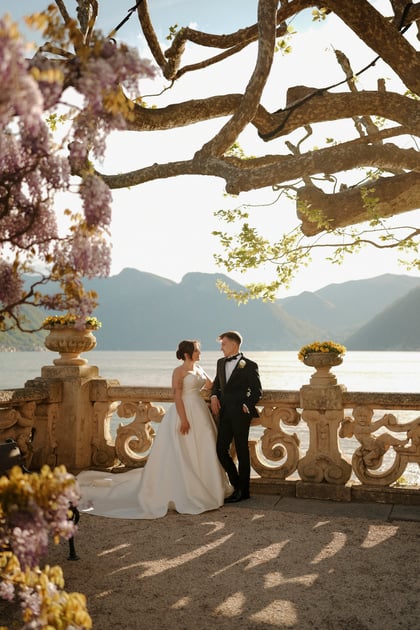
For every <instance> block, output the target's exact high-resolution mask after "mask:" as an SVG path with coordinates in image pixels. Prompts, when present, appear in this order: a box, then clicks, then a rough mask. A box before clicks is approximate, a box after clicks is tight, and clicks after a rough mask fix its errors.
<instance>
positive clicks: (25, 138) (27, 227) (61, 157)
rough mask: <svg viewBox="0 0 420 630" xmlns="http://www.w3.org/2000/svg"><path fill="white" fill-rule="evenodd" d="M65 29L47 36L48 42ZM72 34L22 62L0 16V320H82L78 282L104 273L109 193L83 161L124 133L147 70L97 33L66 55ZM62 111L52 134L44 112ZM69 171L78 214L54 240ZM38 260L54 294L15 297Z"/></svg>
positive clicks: (14, 34) (86, 303)
mask: <svg viewBox="0 0 420 630" xmlns="http://www.w3.org/2000/svg"><path fill="white" fill-rule="evenodd" d="M46 15H47V16H48V15H49V14H48V12H47V14H46ZM50 19H51V20H52V21H54V19H55V18H54V17H51V15H50ZM66 28H67V27H64V30H61V29H55V28H54V27H53V28H51V29H50V30H48V29H47V31H46V32H48V33H49V36H51V37H54V36H56V35H59V34H60V33H61V34H62V33H66ZM73 36H74V33H72V31H71V29H70V27H69V30H68V32H67V33H66V34H65V35H64V36H63V41H59V40H57V42H53V41H51V44H52V46H51V48H53V47H54V48H55V50H57V51H59V50H60V49H62V50H65V49H67V52H66V53H64V54H63V55H62V56H61V55H60V53H46V52H45V51H44V52H38V53H37V54H36V55H35V56H34V57H33V58H32V60H30V61H28V60H27V58H26V54H27V51H26V49H25V46H24V43H23V41H22V39H21V38H20V36H19V34H18V31H17V28H16V26H15V25H13V24H12V23H11V22H10V21H9V20H8V19H7V18H3V19H0V82H1V86H2V94H1V98H0V234H1V237H2V238H1V241H0V315H1V314H2V313H3V314H4V315H6V316H8V313H10V312H12V311H13V309H16V308H17V307H18V306H19V303H20V304H23V303H31V304H35V305H42V306H47V307H48V308H52V309H60V310H71V311H72V312H74V313H76V314H77V315H78V316H80V317H84V316H85V315H88V314H90V313H91V312H92V310H93V309H94V308H95V306H96V303H95V300H94V298H93V296H92V295H87V294H86V293H85V291H84V290H83V287H82V284H81V279H82V278H83V277H89V278H91V277H95V276H100V275H108V274H109V270H110V258H111V247H110V242H109V239H108V232H107V229H108V228H109V226H110V224H111V205H112V195H111V192H110V190H109V188H108V186H107V185H106V184H105V183H104V181H103V180H102V179H101V178H100V177H99V176H97V175H96V174H95V171H94V169H93V166H92V162H91V159H92V158H94V159H96V160H101V159H102V158H103V157H104V154H105V149H106V140H107V138H108V135H109V134H110V133H111V132H112V131H113V130H116V129H117V130H118V129H124V128H126V121H127V119H129V116H130V111H131V110H130V106H129V105H130V104H129V101H128V100H127V97H130V98H136V97H137V96H138V94H139V79H140V78H144V77H153V76H154V75H155V72H156V71H155V69H154V68H153V66H152V65H151V63H150V62H149V61H147V60H142V59H140V58H139V56H138V53H137V51H136V50H135V49H132V48H129V47H127V46H125V45H117V44H116V43H114V42H113V41H110V40H109V39H108V38H104V37H102V35H101V34H100V33H98V32H93V33H91V34H90V35H89V41H86V42H85V43H84V44H83V45H81V44H80V41H78V46H77V51H78V52H77V54H75V55H74V54H73V53H71V52H70V49H71V48H73V44H72V37H73ZM54 44H55V46H54ZM64 92H65V93H66V101H69V102H73V103H76V104H75V105H74V106H73V107H72V108H70V109H69V106H68V105H66V104H64V103H62V102H61V97H62V95H63V93H64ZM126 95H127V96H126ZM58 108H59V109H58ZM66 111H67V112H68V114H69V116H68V117H67V122H66V124H65V126H64V128H63V129H60V133H59V134H57V133H54V132H53V131H52V129H54V124H53V125H52V127H51V128H50V127H49V126H48V125H47V124H46V122H45V120H47V113H50V114H53V115H54V116H57V112H59V113H60V115H61V112H66ZM54 120H55V121H56V120H57V118H55V119H54ZM71 174H72V175H75V176H77V177H79V178H80V179H79V182H80V184H79V186H78V189H77V190H78V194H79V199H80V202H81V204H82V209H83V215H84V216H83V217H79V218H78V220H76V221H73V224H72V226H71V228H70V229H69V230H68V232H67V233H66V235H65V236H64V237H63V236H62V235H60V234H59V230H58V226H57V217H56V212H55V210H54V201H55V196H56V193H57V192H60V191H69V192H70V191H71V190H72V189H71V188H70V182H71V180H70V177H71ZM72 183H73V180H72ZM73 216H76V214H75V213H74V214H73ZM51 261H54V263H52V262H51ZM40 263H41V264H43V266H44V268H46V269H47V270H48V271H47V272H46V273H45V274H44V278H43V283H45V282H46V281H47V280H48V278H52V279H53V280H54V281H56V282H57V281H58V282H59V284H60V286H61V291H62V292H61V295H59V294H57V293H55V294H51V295H50V294H49V293H48V292H45V291H44V292H43V293H42V295H41V294H40V293H35V292H29V293H28V294H24V292H23V291H22V282H21V275H22V274H23V273H27V272H29V271H33V270H34V269H35V266H39V264H40ZM70 276H71V277H70ZM29 298H31V299H29ZM11 305H14V306H11ZM88 308H89V310H87V309H88ZM10 309H12V311H11V310H10Z"/></svg>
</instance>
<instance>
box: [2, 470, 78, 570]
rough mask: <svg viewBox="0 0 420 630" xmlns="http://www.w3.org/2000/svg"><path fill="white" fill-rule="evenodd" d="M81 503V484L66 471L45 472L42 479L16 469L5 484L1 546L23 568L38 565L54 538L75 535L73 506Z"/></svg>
mask: <svg viewBox="0 0 420 630" xmlns="http://www.w3.org/2000/svg"><path fill="white" fill-rule="evenodd" d="M78 501H79V492H78V486H77V482H76V480H75V479H74V477H73V476H72V475H69V474H68V473H67V472H65V470H64V469H61V468H57V469H55V470H54V472H53V473H50V472H49V471H46V470H43V471H42V474H41V476H38V475H37V474H36V473H33V474H31V473H21V472H17V471H16V472H15V470H13V471H12V474H11V479H10V481H9V482H8V483H7V482H3V488H2V516H1V518H0V546H2V547H8V548H10V550H11V551H12V552H13V553H14V555H15V556H16V558H17V559H18V561H19V564H20V566H21V567H22V568H23V569H24V568H26V567H29V568H33V567H35V566H38V565H39V562H40V560H41V558H42V557H43V556H44V555H45V553H46V551H47V548H48V537H49V536H50V535H51V536H53V537H55V538H57V537H62V538H65V539H69V538H71V536H73V535H74V533H75V531H76V529H77V526H76V525H75V523H74V521H72V520H70V519H69V506H70V505H71V504H72V505H74V506H76V505H77V503H78Z"/></svg>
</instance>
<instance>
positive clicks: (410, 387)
mask: <svg viewBox="0 0 420 630" xmlns="http://www.w3.org/2000/svg"><path fill="white" fill-rule="evenodd" d="M245 354H246V352H245ZM57 356H58V355H57V354H56V353H54V352H50V351H46V352H0V389H8V388H17V387H23V386H24V383H25V382H26V381H27V380H29V379H32V378H35V377H36V376H40V375H41V367H42V366H44V365H52V364H53V360H54V359H55V358H57ZM84 356H85V358H87V359H88V361H89V364H90V365H96V366H98V368H99V373H100V375H101V376H103V377H104V378H113V379H118V380H119V381H120V384H121V385H138V386H141V385H144V386H159V387H170V385H171V374H172V370H173V369H174V368H175V367H176V366H177V365H179V361H177V359H176V358H175V351H174V352H166V351H159V352H138V351H133V352H105V351H96V350H95V351H93V352H89V353H86V354H85V355H84ZM221 356H222V354H221V352H219V351H215V352H203V353H202V355H201V361H200V364H201V365H202V367H203V368H204V369H205V370H206V371H207V373H208V374H209V375H210V377H211V378H213V377H214V374H215V368H216V362H217V359H219V358H220V357H221ZM249 357H250V358H252V359H253V360H255V361H257V363H258V365H259V368H260V375H261V381H262V385H263V388H264V389H300V387H302V385H305V384H307V383H308V382H309V379H310V376H311V374H312V373H313V369H312V368H309V367H307V366H306V365H304V364H303V363H301V362H300V361H298V359H297V353H296V352H250V353H249ZM333 372H334V374H335V375H336V376H337V380H338V382H339V383H341V384H343V385H345V386H346V387H347V389H348V390H349V391H378V392H387V391H388V392H391V391H392V392H418V391H419V388H420V352H348V353H347V354H346V355H345V356H344V361H343V363H342V364H341V365H339V366H338V367H336V368H334V369H333Z"/></svg>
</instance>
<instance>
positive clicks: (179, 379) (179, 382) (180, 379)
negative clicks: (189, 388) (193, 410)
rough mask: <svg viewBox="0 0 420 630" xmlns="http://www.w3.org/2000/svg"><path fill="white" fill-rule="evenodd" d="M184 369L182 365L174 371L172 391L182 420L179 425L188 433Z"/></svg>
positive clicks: (180, 428) (182, 431) (183, 431)
mask: <svg viewBox="0 0 420 630" xmlns="http://www.w3.org/2000/svg"><path fill="white" fill-rule="evenodd" d="M184 376H185V374H184V371H183V369H182V367H177V368H175V370H174V371H173V372H172V391H173V394H174V402H175V407H176V410H177V413H178V416H179V418H180V420H181V425H180V427H179V430H180V432H181V433H182V435H186V434H187V433H188V432H189V430H190V423H189V422H188V418H187V414H186V412H185V407H184V401H183V400H182V388H183V386H184Z"/></svg>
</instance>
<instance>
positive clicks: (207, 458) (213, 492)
mask: <svg viewBox="0 0 420 630" xmlns="http://www.w3.org/2000/svg"><path fill="white" fill-rule="evenodd" d="M176 357H177V359H180V360H181V361H182V365H180V366H178V367H177V368H175V369H174V371H173V373H172V388H173V394H174V401H175V402H174V404H173V405H171V406H170V408H169V409H168V411H167V412H166V414H165V416H164V418H163V419H162V422H161V424H160V426H159V429H158V431H157V433H156V436H155V439H154V443H153V446H152V449H151V451H150V454H149V457H148V460H147V463H146V465H145V467H144V468H142V469H138V468H137V469H135V470H131V471H129V472H126V473H120V474H110V473H103V472H102V473H101V472H97V471H93V470H92V471H84V472H81V473H80V474H79V475H78V476H77V480H78V483H79V487H80V493H81V500H80V505H79V510H80V511H81V512H84V513H90V514H96V515H98V516H109V517H112V518H133V519H153V518H160V517H162V516H165V514H166V513H167V512H168V509H174V510H176V511H177V512H179V513H181V514H200V513H201V512H205V511H207V510H214V509H216V508H218V507H220V506H221V505H223V502H224V499H225V497H226V496H228V495H229V494H231V493H232V488H231V486H230V485H229V482H228V480H227V477H226V474H225V472H224V470H223V468H222V467H221V465H220V463H219V460H218V458H217V455H216V426H215V423H214V420H213V416H212V415H211V413H210V411H209V409H208V407H207V404H206V402H205V401H204V400H203V398H202V397H201V395H200V390H201V389H202V388H203V387H204V386H206V388H210V387H211V385H212V383H211V380H210V379H209V377H208V376H207V374H206V373H205V372H204V370H203V369H202V368H201V367H200V366H199V365H198V363H197V362H198V361H199V359H200V344H199V342H198V341H191V340H184V341H181V342H180V343H179V345H178V349H177V351H176Z"/></svg>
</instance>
